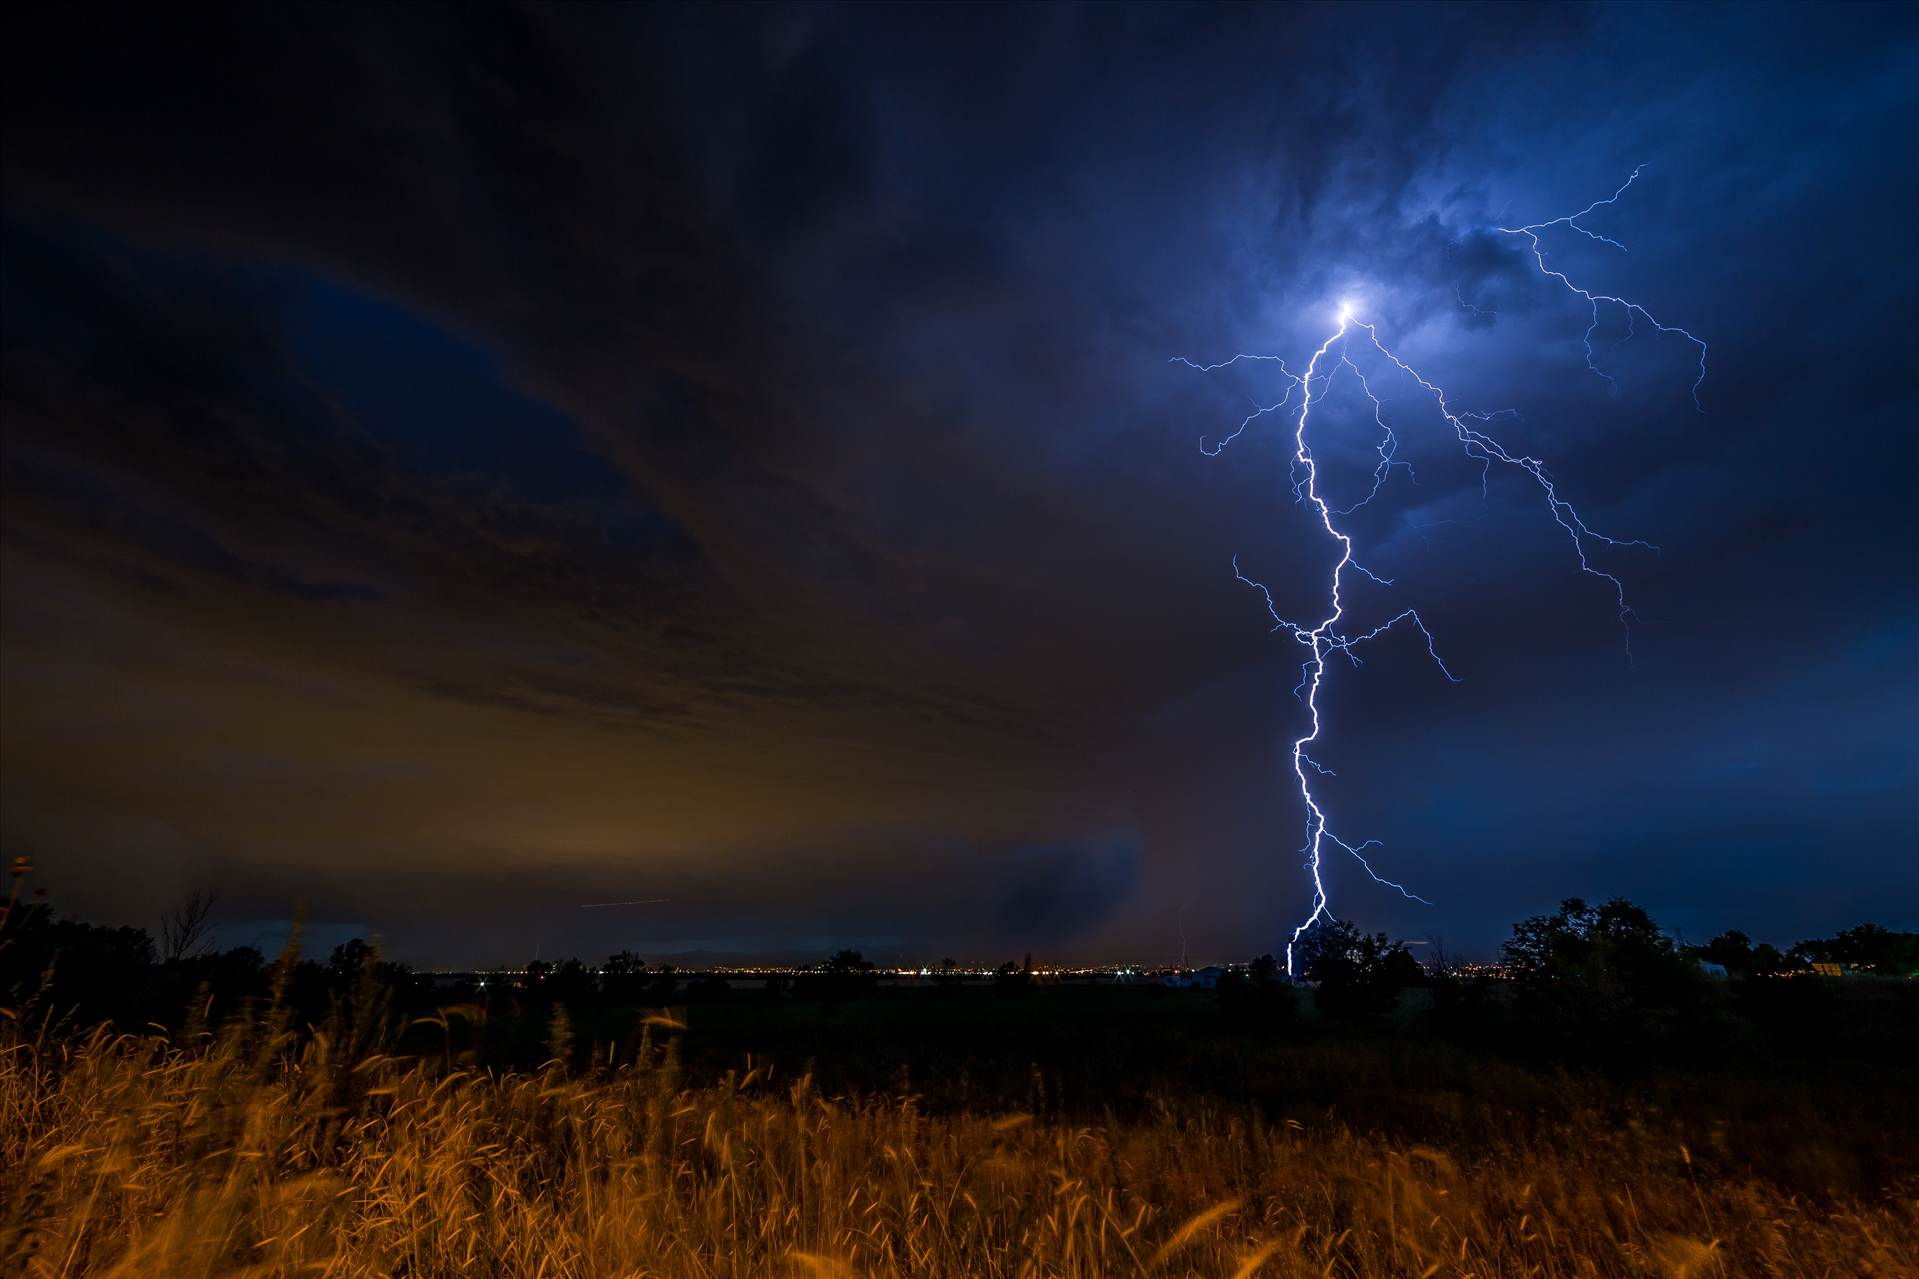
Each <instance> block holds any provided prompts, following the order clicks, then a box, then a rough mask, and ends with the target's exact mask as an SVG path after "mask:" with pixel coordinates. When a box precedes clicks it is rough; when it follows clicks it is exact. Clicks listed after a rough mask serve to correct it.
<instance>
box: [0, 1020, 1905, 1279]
mask: <svg viewBox="0 0 1919 1279" xmlns="http://www.w3.org/2000/svg"><path fill="white" fill-rule="evenodd" d="M0 1196H3V1197H0V1203H4V1204H5V1205H6V1213H7V1215H6V1218H5V1220H4V1221H3V1222H0V1271H6V1270H7V1268H9V1267H10V1268H11V1273H16V1274H22V1275H33V1276H52V1275H81V1274H90V1275H113V1276H141V1277H142V1279H146V1277H157V1276H213V1275H221V1276H225V1275H260V1276H268V1275H272V1276H279V1275H288V1276H291V1275H314V1276H363V1275H365V1276H371V1275H405V1276H413V1277H418V1276H437V1275H487V1276H491V1275H500V1276H528V1277H529V1279H532V1277H539V1279H564V1277H572V1276H578V1277H586V1276H593V1277H599V1276H606V1277H608V1279H615V1277H627V1276H633V1277H638V1276H660V1277H662V1279H666V1277H672V1279H680V1277H682V1276H687V1277H690V1276H727V1277H729V1279H747V1277H757V1276H780V1275H794V1276H802V1275H817V1276H851V1275H860V1276H895V1275H898V1276H907V1275H914V1276H1006V1277H1008V1279H1011V1277H1013V1276H1033V1277H1036V1279H1037V1277H1039V1276H1062V1277H1068V1276H1071V1277H1079V1276H1100V1275H1163V1276H1209V1277H1210V1276H1218V1277H1219V1279H1226V1277H1227V1276H1233V1277H1235V1279H1252V1277H1253V1276H1262V1277H1274V1279H1276V1277H1278V1276H1352V1277H1367V1276H1386V1275H1394V1276H1398V1275H1405V1276H1422V1277H1426V1279H1434V1277H1440V1276H1444V1277H1446V1279H1465V1277H1467V1276H1475V1277H1477V1279H1505V1277H1508V1276H1511V1277H1514V1279H1517V1277H1518V1276H1640V1275H1659V1276H1673V1277H1675V1279H1676V1277H1679V1276H1715V1277H1721V1276H1722V1277H1724V1279H1745V1277H1746V1276H1794V1277H1798V1276H1820V1277H1822V1279H1824V1277H1831V1279H1852V1277H1854V1276H1897V1275H1909V1274H1913V1273H1915V1270H1914V1264H1913V1262H1912V1260H1911V1259H1912V1258H1913V1257H1915V1256H1919V1211H1916V1210H1915V1205H1914V1204H1913V1203H1912V1202H1910V1201H1904V1200H1898V1199H1892V1198H1887V1199H1884V1200H1881V1201H1879V1202H1840V1203H1836V1204H1834V1203H1826V1204H1823V1205H1820V1206H1817V1207H1815V1206H1813V1205H1810V1204H1807V1203H1804V1202H1800V1201H1796V1200H1794V1199H1793V1198H1791V1197H1789V1196H1786V1195H1784V1194H1783V1193H1781V1192H1779V1191H1778V1190H1776V1189H1774V1188H1771V1187H1769V1186H1768V1185H1767V1184H1765V1183H1762V1182H1756V1181H1746V1182H1733V1183H1727V1182H1725V1181H1719V1182H1710V1181H1706V1180H1703V1179H1702V1180H1700V1181H1699V1182H1697V1183H1695V1181H1694V1179H1693V1177H1692V1168H1691V1165H1690V1161H1689V1159H1687V1158H1686V1157H1684V1156H1683V1155H1682V1152H1681V1151H1680V1150H1679V1149H1677V1148H1675V1147H1674V1146H1673V1145H1672V1144H1671V1143H1669V1142H1665V1141H1662V1140H1660V1139H1659V1138H1657V1137H1656V1136H1654V1135H1650V1134H1648V1133H1645V1132H1643V1131H1639V1130H1636V1129H1631V1128H1628V1129H1624V1130H1620V1129H1613V1128H1609V1127H1606V1126H1604V1125H1602V1124H1601V1123H1600V1122H1599V1120H1598V1119H1597V1118H1596V1117H1592V1116H1586V1115H1574V1116H1569V1118H1568V1120H1567V1122H1566V1124H1565V1125H1564V1126H1563V1128H1562V1129H1561V1130H1560V1135H1559V1136H1558V1137H1556V1138H1555V1139H1554V1140H1553V1141H1552V1142H1551V1143H1550V1146H1549V1147H1542V1146H1541V1145H1540V1144H1539V1143H1536V1142H1535V1143H1533V1144H1532V1145H1530V1146H1527V1147H1519V1146H1515V1145H1511V1144H1507V1143H1505V1142H1502V1141H1500V1140H1498V1139H1497V1138H1496V1136H1494V1135H1490V1134H1489V1135H1488V1136H1487V1138H1486V1139H1485V1141H1484V1142H1483V1143H1482V1144H1481V1145H1480V1146H1479V1147H1478V1148H1476V1149H1473V1150H1470V1151H1468V1150H1452V1151H1441V1150H1437V1149H1431V1148H1426V1147H1413V1148H1410V1149H1395V1148H1392V1147H1391V1146H1390V1145H1388V1144H1386V1143H1384V1142H1382V1141H1380V1140H1378V1139H1375V1138H1371V1137H1368V1136H1366V1135H1364V1134H1359V1133H1354V1132H1351V1131H1347V1130H1344V1129H1342V1128H1339V1127H1336V1126H1329V1127H1326V1128H1324V1129H1319V1130H1314V1129H1309V1128H1302V1127H1300V1126H1298V1125H1297V1124H1295V1123H1292V1122H1287V1123H1284V1124H1281V1125H1279V1126H1277V1127H1274V1126H1270V1125H1267V1124H1265V1123H1263V1122H1261V1121H1259V1120H1257V1119H1255V1118H1253V1117H1252V1116H1251V1114H1250V1112H1244V1111H1233V1110H1223V1109H1205V1108H1199V1109H1195V1110H1194V1111H1193V1112H1191V1113H1188V1114H1178V1115H1176V1114H1174V1113H1172V1112H1171V1111H1164V1112H1162V1113H1161V1114H1160V1115H1159V1116H1158V1117H1156V1118H1147V1119H1144V1120H1140V1121H1134V1122H1124V1123H1122V1122H1111V1123H1107V1124H1103V1125H1094V1126H1088V1127H1069V1126H1063V1125H1060V1124H1056V1123H1050V1122H1045V1121H1042V1120H1038V1119H1034V1118H1030V1117H1026V1116H1020V1115H970V1114H969V1115H956V1116H935V1115H928V1114H923V1113H921V1112H920V1110H918V1109H917V1108H916V1106H915V1104H914V1103H913V1101H911V1100H910V1099H900V1098H890V1099H868V1100H853V1099H841V1098H828V1097H822V1096H820V1095H818V1093H817V1092H815V1091H814V1090H813V1089H812V1087H811V1086H810V1084H809V1082H808V1081H806V1080H804V1079H801V1080H797V1081H780V1080H774V1079H770V1078H767V1077H766V1076H765V1075H764V1074H763V1073H762V1072H760V1071H754V1070H749V1071H746V1072H744V1073H743V1074H741V1075H737V1076H734V1077H730V1078H728V1079H727V1080H726V1081H724V1083H722V1084H721V1085H720V1086H717V1087H711V1088H704V1089H699V1090H687V1089H685V1088H683V1087H682V1086H681V1085H680V1084H679V1082H678V1079H677V1074H676V1072H675V1070H674V1068H673V1065H672V1056H671V1053H670V1051H669V1052H662V1051H660V1050H659V1049H658V1048H655V1049H653V1050H652V1051H651V1052H649V1053H648V1054H647V1055H646V1058H645V1061H644V1063H643V1064H638V1065H629V1066H625V1067H621V1068H608V1069H603V1070H600V1071H598V1072H589V1073H588V1074H587V1075H585V1076H568V1075H566V1074H564V1073H562V1072H561V1071H560V1070H558V1069H557V1068H554V1069H549V1070H547V1071H545V1072H542V1073H534V1074H487V1073H474V1072H463V1071H459V1070H448V1069H446V1068H444V1066H443V1065H440V1064H435V1063H420V1062H417V1061H410V1060H401V1059H395V1058H387V1057H379V1056H372V1057H367V1058H364V1059H360V1060H357V1061H356V1060H348V1059H346V1058H345V1057H344V1055H336V1054H333V1053H332V1052H330V1050H329V1046H328V1044H327V1042H326V1040H325V1039H319V1040H314V1041H310V1042H308V1043H307V1044H306V1045H304V1046H303V1047H298V1048H295V1047H294V1046H292V1044H291V1042H290V1041H287V1040H284V1039H282V1040H280V1041H277V1042H266V1043H264V1044H261V1043H257V1042H255V1043H249V1042H248V1041H246V1040H244V1039H240V1038H230V1039H226V1040H223V1041H219V1042H212V1041H208V1042H206V1043H203V1044H201V1045H199V1046H197V1047H195V1048H194V1049H193V1050H191V1051H187V1050H183V1049H181V1048H178V1047H175V1046H173V1045H170V1044H168V1043H166V1042H165V1041H161V1040H156V1039H136V1038H129V1037H119V1038H114V1037H109V1036H106V1035H97V1036H95V1037H94V1038H92V1039H91V1040H87V1041H82V1042H74V1043H68V1044H40V1045H36V1044H31V1043H24V1042H20V1041H19V1040H17V1039H16V1040H13V1041H10V1042H7V1043H5V1044H4V1045H0Z"/></svg>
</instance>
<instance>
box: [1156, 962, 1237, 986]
mask: <svg viewBox="0 0 1919 1279" xmlns="http://www.w3.org/2000/svg"><path fill="white" fill-rule="evenodd" d="M1224 971H1225V970H1224V969H1222V968H1221V967H1220V966H1219V965H1218V964H1208V965H1207V966H1206V967H1204V968H1200V969H1178V968H1176V969H1174V970H1173V971H1172V972H1170V973H1167V974H1166V977H1165V981H1166V985H1167V987H1168V988H1169V989H1171V990H1215V989H1217V988H1218V986H1219V975H1220V974H1221V973H1222V972H1224Z"/></svg>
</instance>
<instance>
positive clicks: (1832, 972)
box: [1812, 961, 1846, 977]
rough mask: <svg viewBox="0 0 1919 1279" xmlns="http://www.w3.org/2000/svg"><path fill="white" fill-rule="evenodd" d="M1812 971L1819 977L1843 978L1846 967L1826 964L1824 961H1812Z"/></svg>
mask: <svg viewBox="0 0 1919 1279" xmlns="http://www.w3.org/2000/svg"><path fill="white" fill-rule="evenodd" d="M1812 970H1813V971H1814V972H1815V973H1818V974H1819V975H1820V976H1821V977H1844V976H1845V975H1846V967H1845V965H1844V964H1828V963H1825V962H1824V961H1814V963H1813V966H1812Z"/></svg>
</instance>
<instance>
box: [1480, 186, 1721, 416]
mask: <svg viewBox="0 0 1919 1279" xmlns="http://www.w3.org/2000/svg"><path fill="white" fill-rule="evenodd" d="M1645 170H1646V166H1645V165H1643V164H1642V165H1639V166H1638V167H1636V168H1635V169H1633V171H1632V176H1630V177H1628V178H1627V179H1626V180H1625V181H1624V182H1623V183H1621V184H1620V187H1619V189H1618V190H1617V191H1615V192H1613V193H1612V194H1611V195H1609V196H1607V197H1606V198H1605V199H1603V200H1594V201H1593V202H1592V203H1591V204H1589V205H1587V206H1586V207H1585V208H1583V209H1581V210H1580V211H1579V212H1577V213H1569V214H1567V215H1566V216H1565V217H1563V218H1553V219H1551V220H1549V221H1546V222H1531V223H1528V224H1527V225H1525V226H1518V227H1504V226H1503V227H1500V228H1499V230H1500V233H1501V234H1503V235H1523V236H1525V237H1526V241H1527V243H1528V244H1529V245H1530V246H1531V248H1532V255H1533V261H1534V262H1536V263H1538V265H1539V270H1540V273H1541V274H1542V275H1546V276H1549V277H1551V278H1552V279H1555V280H1557V281H1559V282H1560V283H1561V284H1563V285H1565V286H1566V288H1567V289H1569V290H1570V291H1572V292H1573V293H1576V294H1578V295H1579V296H1580V297H1582V298H1584V299H1585V300H1586V302H1587V304H1588V305H1589V306H1590V307H1591V308H1592V323H1591V324H1589V325H1587V326H1586V337H1585V344H1586V367H1587V368H1589V369H1591V370H1592V371H1593V372H1594V373H1597V374H1598V375H1599V376H1600V377H1602V378H1605V379H1606V384H1607V385H1608V386H1612V387H1615V388H1616V387H1617V386H1618V385H1619V384H1618V383H1617V382H1615V381H1613V377H1612V374H1610V373H1608V372H1606V371H1605V370H1604V369H1602V368H1600V367H1599V366H1598V365H1597V364H1595V363H1593V332H1594V331H1595V330H1596V329H1598V328H1599V304H1600V303H1602V302H1610V303H1611V304H1612V305H1614V306H1616V307H1619V308H1620V309H1621V310H1623V311H1624V312H1625V313H1626V337H1627V338H1630V337H1631V336H1632V335H1633V332H1634V324H1633V317H1634V316H1644V317H1645V318H1646V321H1647V323H1649V324H1651V325H1652V326H1653V328H1655V329H1657V330H1658V331H1659V332H1661V333H1677V334H1678V335H1679V336H1680V337H1683V338H1685V339H1686V341H1688V342H1690V343H1692V344H1693V345H1694V346H1695V347H1697V348H1698V349H1699V376H1698V377H1696V378H1694V379H1693V382H1692V406H1693V407H1694V408H1695V409H1698V410H1699V411H1700V412H1701V413H1703V412H1705V409H1704V407H1702V406H1701V405H1700V403H1699V388H1700V386H1701V385H1702V384H1704V382H1705V380H1706V344H1705V342H1703V341H1701V340H1700V339H1699V338H1696V337H1694V336H1693V335H1692V334H1691V333H1688V332H1687V331H1686V330H1685V329H1682V328H1680V327H1679V326H1678V325H1676V324H1661V323H1660V322H1659V321H1658V320H1657V319H1656V318H1655V317H1654V316H1653V313H1652V312H1651V311H1648V310H1647V309H1646V308H1645V307H1643V306H1640V305H1639V304H1638V303H1637V302H1628V301H1627V300H1626V299H1625V298H1621V297H1614V296H1613V295H1612V294H1610V293H1592V292H1589V291H1588V290H1586V289H1582V288H1580V287H1579V286H1578V285H1577V284H1574V283H1573V282H1572V281H1571V280H1570V279H1568V278H1566V276H1565V275H1564V274H1563V273H1561V272H1559V271H1555V270H1553V269H1552V268H1551V267H1549V266H1547V265H1546V249H1545V246H1544V245H1542V244H1540V242H1539V233H1540V232H1541V231H1544V230H1546V229H1547V228H1548V227H1556V226H1563V227H1565V228H1566V229H1567V230H1569V231H1577V232H1578V233H1579V234H1580V235H1583V236H1585V237H1586V238H1587V239H1588V240H1592V241H1594V242H1595V243H1598V244H1604V245H1607V246H1608V247H1611V248H1615V249H1618V250H1619V251H1620V252H1621V253H1625V252H1628V250H1627V248H1626V246H1625V245H1623V244H1621V243H1620V242H1619V241H1617V240H1614V239H1612V238H1610V237H1608V236H1603V235H1600V234H1599V233H1598V232H1596V231H1590V230H1588V229H1587V228H1585V227H1583V226H1580V225H1579V219H1581V218H1583V217H1585V216H1586V215H1587V214H1588V213H1591V212H1593V211H1594V210H1595V209H1603V208H1606V207H1608V206H1609V205H1611V204H1613V203H1615V202H1616V201H1617V200H1618V199H1619V197H1620V196H1622V195H1624V194H1626V191H1627V189H1628V188H1630V187H1631V186H1632V184H1633V183H1635V182H1637V181H1639V175H1640V174H1641V173H1643V172H1645ZM1624 340H1625V339H1623V338H1622V339H1621V341H1624Z"/></svg>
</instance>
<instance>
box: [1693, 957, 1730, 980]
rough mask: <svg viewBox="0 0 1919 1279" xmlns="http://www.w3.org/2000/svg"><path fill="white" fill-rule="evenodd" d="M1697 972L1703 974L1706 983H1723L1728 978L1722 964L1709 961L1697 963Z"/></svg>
mask: <svg viewBox="0 0 1919 1279" xmlns="http://www.w3.org/2000/svg"><path fill="white" fill-rule="evenodd" d="M1699 971H1700V972H1701V973H1703V974H1705V977H1706V980H1707V981H1725V980H1726V978H1727V976H1728V974H1727V972H1726V966H1725V965H1724V964H1715V963H1713V962H1712V961H1711V960H1710V959H1702V960H1700V961H1699Z"/></svg>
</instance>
